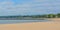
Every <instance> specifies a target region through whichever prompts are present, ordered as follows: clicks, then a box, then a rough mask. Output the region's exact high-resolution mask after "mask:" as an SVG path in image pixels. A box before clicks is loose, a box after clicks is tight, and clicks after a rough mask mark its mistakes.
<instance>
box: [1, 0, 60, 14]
mask: <svg viewBox="0 0 60 30" xmlns="http://www.w3.org/2000/svg"><path fill="white" fill-rule="evenodd" d="M16 1H17V0H16ZM21 1H22V2H18V1H17V2H18V3H16V2H15V1H12V0H3V1H1V2H0V14H1V15H32V14H44V13H58V12H59V11H60V0H31V1H28V2H27V1H23V0H21Z"/></svg>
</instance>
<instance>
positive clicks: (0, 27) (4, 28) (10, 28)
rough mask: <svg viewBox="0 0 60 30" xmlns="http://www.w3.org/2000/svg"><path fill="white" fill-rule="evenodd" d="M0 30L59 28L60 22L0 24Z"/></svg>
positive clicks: (45, 29) (58, 29)
mask: <svg viewBox="0 0 60 30" xmlns="http://www.w3.org/2000/svg"><path fill="white" fill-rule="evenodd" d="M0 30H60V22H56V21H55V22H33V23H19V24H0Z"/></svg>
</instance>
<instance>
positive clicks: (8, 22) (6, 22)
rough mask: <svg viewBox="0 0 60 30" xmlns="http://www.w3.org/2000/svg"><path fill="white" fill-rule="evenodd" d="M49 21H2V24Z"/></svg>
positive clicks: (0, 22) (0, 21)
mask: <svg viewBox="0 0 60 30" xmlns="http://www.w3.org/2000/svg"><path fill="white" fill-rule="evenodd" d="M47 21H48V20H0V24H13V23H30V22H47Z"/></svg>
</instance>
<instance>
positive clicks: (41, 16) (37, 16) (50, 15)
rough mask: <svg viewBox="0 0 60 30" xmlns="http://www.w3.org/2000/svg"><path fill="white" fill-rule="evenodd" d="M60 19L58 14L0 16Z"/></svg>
mask: <svg viewBox="0 0 60 30" xmlns="http://www.w3.org/2000/svg"><path fill="white" fill-rule="evenodd" d="M24 17H31V18H60V13H58V14H43V15H24V16H0V18H24Z"/></svg>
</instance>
